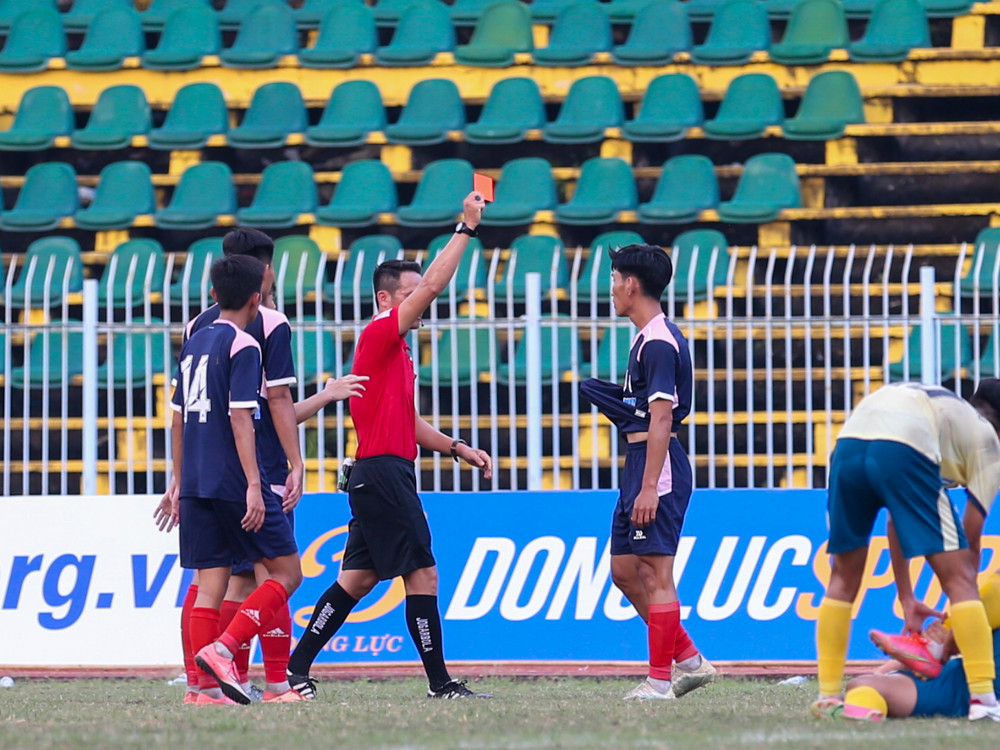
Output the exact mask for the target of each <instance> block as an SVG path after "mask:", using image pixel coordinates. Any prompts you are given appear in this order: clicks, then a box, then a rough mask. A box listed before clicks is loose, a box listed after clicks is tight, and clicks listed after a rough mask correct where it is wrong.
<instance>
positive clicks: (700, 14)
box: [684, 0, 729, 23]
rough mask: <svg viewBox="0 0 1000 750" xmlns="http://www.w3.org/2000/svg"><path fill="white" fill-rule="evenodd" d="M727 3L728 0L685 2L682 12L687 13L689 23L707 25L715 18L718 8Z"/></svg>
mask: <svg viewBox="0 0 1000 750" xmlns="http://www.w3.org/2000/svg"><path fill="white" fill-rule="evenodd" d="M727 2H729V0H687V1H686V2H685V3H684V10H686V11H687V15H688V18H689V19H690V20H691V21H697V22H699V23H708V22H710V21H711V20H712V19H713V18H715V14H716V13H717V12H718V10H719V8H721V7H722V6H723V5H725V4H726V3H727Z"/></svg>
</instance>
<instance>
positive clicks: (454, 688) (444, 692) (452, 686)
mask: <svg viewBox="0 0 1000 750" xmlns="http://www.w3.org/2000/svg"><path fill="white" fill-rule="evenodd" d="M427 697H428V698H443V699H445V700H451V699H452V698H492V697H493V696H492V695H487V694H486V693H474V692H472V691H471V690H469V688H467V687H466V686H465V680H452V681H451V682H449V683H448V684H447V685H445V686H444V687H443V688H441V689H440V690H431V689H430V688H427Z"/></svg>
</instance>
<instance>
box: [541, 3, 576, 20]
mask: <svg viewBox="0 0 1000 750" xmlns="http://www.w3.org/2000/svg"><path fill="white" fill-rule="evenodd" d="M579 1H580V0H533V2H532V3H531V6H530V7H531V20H532V21H535V22H536V23H552V22H554V21H555V20H556V18H558V17H559V13H560V11H562V9H563V8H566V7H568V6H570V5H573V4H574V3H577V2H579Z"/></svg>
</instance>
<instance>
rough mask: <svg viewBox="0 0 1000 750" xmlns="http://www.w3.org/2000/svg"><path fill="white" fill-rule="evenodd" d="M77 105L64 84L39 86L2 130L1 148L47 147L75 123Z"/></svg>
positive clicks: (28, 92) (6, 149) (1, 149)
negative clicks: (72, 102) (71, 99)
mask: <svg viewBox="0 0 1000 750" xmlns="http://www.w3.org/2000/svg"><path fill="white" fill-rule="evenodd" d="M74 124H75V123H74V117H73V106H72V105H71V104H70V103H69V96H67V94H66V91H65V90H64V89H63V88H62V87H61V86H36V87H35V88H33V89H28V90H27V91H25V92H24V96H22V97H21V101H20V103H19V104H18V107H17V112H16V113H15V114H14V122H13V123H11V126H10V129H9V130H4V131H0V151H43V150H45V149H47V148H51V147H52V144H53V142H54V141H55V138H56V136H60V135H69V134H70V133H72V132H73V127H74Z"/></svg>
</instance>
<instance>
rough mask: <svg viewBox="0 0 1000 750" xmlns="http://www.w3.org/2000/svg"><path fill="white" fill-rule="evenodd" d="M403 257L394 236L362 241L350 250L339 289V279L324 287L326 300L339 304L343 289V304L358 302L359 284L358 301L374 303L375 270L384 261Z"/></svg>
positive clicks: (356, 241)
mask: <svg viewBox="0 0 1000 750" xmlns="http://www.w3.org/2000/svg"><path fill="white" fill-rule="evenodd" d="M402 257H403V245H402V243H401V242H400V241H399V240H398V239H397V238H395V237H393V236H392V235H390V234H369V235H365V236H364V237H358V238H357V239H356V240H354V242H352V243H351V246H350V248H348V251H347V258H346V260H345V261H344V266H343V270H342V271H341V276H340V283H339V285H338V283H337V280H336V279H334V280H333V281H329V282H327V283H326V284H325V285H324V287H323V299H325V300H327V301H328V302H333V303H334V304H336V303H337V301H338V300H337V292H338V289H339V291H340V302H350V301H352V300H354V282H355V280H357V282H358V298H357V301H360V302H371V301H372V300H374V299H375V292H374V290H373V289H372V274H374V273H375V268H376V267H377V266H378V264H379V263H381V262H382V261H383V260H388V259H390V258H402Z"/></svg>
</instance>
